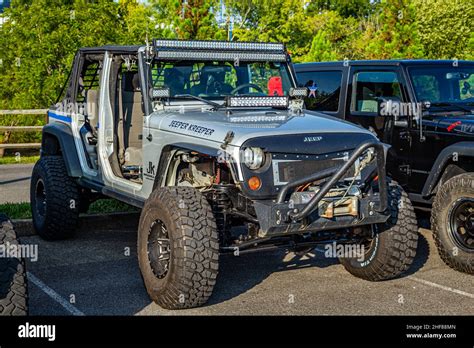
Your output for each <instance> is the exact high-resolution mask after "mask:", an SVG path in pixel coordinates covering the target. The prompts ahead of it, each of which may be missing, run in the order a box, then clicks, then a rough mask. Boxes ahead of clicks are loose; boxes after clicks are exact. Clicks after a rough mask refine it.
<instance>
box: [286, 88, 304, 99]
mask: <svg viewBox="0 0 474 348" xmlns="http://www.w3.org/2000/svg"><path fill="white" fill-rule="evenodd" d="M289 94H290V97H295V98H298V97H299V98H305V97H307V96H308V88H306V87H298V88H294V87H292V88H290V93H289Z"/></svg>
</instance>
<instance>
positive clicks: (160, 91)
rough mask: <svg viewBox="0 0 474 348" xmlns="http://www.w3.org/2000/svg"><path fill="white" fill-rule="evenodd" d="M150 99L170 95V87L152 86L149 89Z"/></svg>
mask: <svg viewBox="0 0 474 348" xmlns="http://www.w3.org/2000/svg"><path fill="white" fill-rule="evenodd" d="M150 95H151V99H163V98H169V97H170V95H171V92H170V89H169V88H167V87H160V88H152V89H151V90H150Z"/></svg>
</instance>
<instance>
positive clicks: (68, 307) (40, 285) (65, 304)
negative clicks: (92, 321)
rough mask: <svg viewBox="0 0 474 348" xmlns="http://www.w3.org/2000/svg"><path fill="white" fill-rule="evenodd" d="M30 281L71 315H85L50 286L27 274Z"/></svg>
mask: <svg viewBox="0 0 474 348" xmlns="http://www.w3.org/2000/svg"><path fill="white" fill-rule="evenodd" d="M26 274H27V277H28V281H31V282H32V283H33V284H35V285H36V286H37V287H38V288H40V289H41V290H43V292H44V293H45V294H46V295H48V296H49V297H51V298H52V299H53V300H54V301H56V302H57V303H59V304H60V305H61V306H62V307H63V308H64V309H65V310H67V311H68V312H69V313H71V314H72V315H77V316H82V315H85V314H84V313H82V312H81V311H80V310H79V309H77V308H76V307H74V306H73V305H72V304H70V303H69V302H68V301H67V300H66V299H64V298H63V297H62V296H61V295H59V294H58V293H57V292H56V291H54V290H53V289H51V288H50V287H49V286H47V285H46V284H45V283H43V282H42V281H41V280H39V279H38V278H36V277H35V276H34V275H33V274H31V273H30V272H26Z"/></svg>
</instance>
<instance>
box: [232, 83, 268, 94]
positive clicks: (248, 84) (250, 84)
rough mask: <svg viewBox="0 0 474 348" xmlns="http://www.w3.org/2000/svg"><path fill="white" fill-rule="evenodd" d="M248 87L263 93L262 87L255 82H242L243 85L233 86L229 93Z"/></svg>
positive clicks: (235, 92)
mask: <svg viewBox="0 0 474 348" xmlns="http://www.w3.org/2000/svg"><path fill="white" fill-rule="evenodd" d="M248 87H252V88H255V89H256V90H258V91H259V92H260V93H265V92H263V89H262V88H261V87H260V86H259V85H256V84H255V83H244V84H243V85H240V86H237V87H235V88H234V89H233V90H232V91H230V94H232V95H235V94H237V92H238V91H240V90H241V89H244V88H248Z"/></svg>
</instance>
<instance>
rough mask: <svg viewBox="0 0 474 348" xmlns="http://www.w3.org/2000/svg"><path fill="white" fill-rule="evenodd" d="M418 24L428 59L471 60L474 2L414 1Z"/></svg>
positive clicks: (455, 0) (460, 0) (461, 0)
mask: <svg viewBox="0 0 474 348" xmlns="http://www.w3.org/2000/svg"><path fill="white" fill-rule="evenodd" d="M414 6H416V9H417V11H416V20H417V22H418V31H419V36H420V40H421V43H422V44H423V48H424V51H425V57H426V58H430V59H453V58H458V59H469V57H471V59H472V56H473V48H472V46H469V40H470V38H471V37H472V26H473V22H474V2H472V1H463V0H414Z"/></svg>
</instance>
